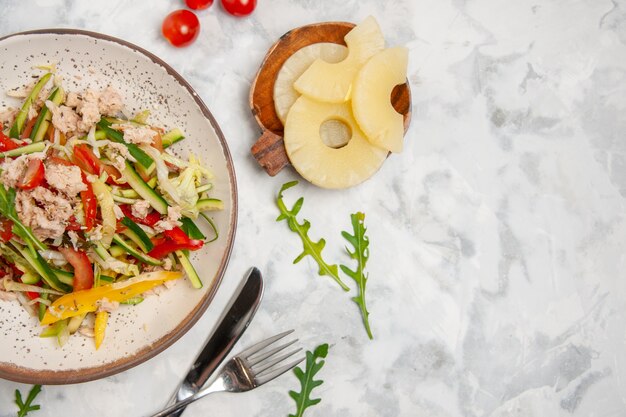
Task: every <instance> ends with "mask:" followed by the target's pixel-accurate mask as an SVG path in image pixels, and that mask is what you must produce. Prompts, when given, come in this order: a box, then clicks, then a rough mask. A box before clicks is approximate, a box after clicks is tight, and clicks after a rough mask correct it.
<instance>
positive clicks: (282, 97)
mask: <svg viewBox="0 0 626 417" xmlns="http://www.w3.org/2000/svg"><path fill="white" fill-rule="evenodd" d="M347 55H348V48H346V47H345V46H343V45H339V44H336V43H330V42H321V43H314V44H312V45H308V46H305V47H304V48H300V49H298V50H297V51H296V52H294V53H293V54H292V55H291V56H290V57H289V58H288V59H287V60H286V61H285V63H284V64H283V66H282V67H280V71H278V75H276V81H274V108H275V109H276V115H278V118H279V119H280V121H281V122H282V123H283V125H284V124H285V120H287V113H289V109H290V108H291V106H293V103H295V102H296V100H297V99H298V97H300V93H298V92H297V91H296V89H295V88H293V83H294V82H295V81H296V80H297V79H298V78H300V76H301V75H302V74H303V73H304V71H306V70H307V68H309V67H310V66H311V64H312V63H313V62H314V61H315V60H316V59H318V58H319V59H321V60H323V61H324V62H329V63H336V62H340V61H343V60H344V59H345V58H346V56H347Z"/></svg>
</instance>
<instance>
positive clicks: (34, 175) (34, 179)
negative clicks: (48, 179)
mask: <svg viewBox="0 0 626 417" xmlns="http://www.w3.org/2000/svg"><path fill="white" fill-rule="evenodd" d="M45 173H46V170H45V168H44V166H43V162H41V159H31V160H30V161H28V165H27V166H26V172H25V173H24V176H23V177H22V178H21V179H20V180H19V181H18V182H17V184H16V185H17V187H18V188H21V189H22V190H32V189H33V188H35V187H38V186H39V185H41V183H42V182H43V179H44V175H45Z"/></svg>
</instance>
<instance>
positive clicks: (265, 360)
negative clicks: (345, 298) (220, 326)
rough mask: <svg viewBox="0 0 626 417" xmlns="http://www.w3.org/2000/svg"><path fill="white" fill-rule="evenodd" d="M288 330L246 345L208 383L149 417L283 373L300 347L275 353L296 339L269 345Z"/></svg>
mask: <svg viewBox="0 0 626 417" xmlns="http://www.w3.org/2000/svg"><path fill="white" fill-rule="evenodd" d="M291 333H293V330H288V331H286V332H283V333H280V334H277V335H276V336H272V337H270V338H268V339H265V340H263V341H261V342H259V343H257V344H255V345H253V346H250V347H249V348H247V349H245V350H244V351H242V352H239V353H238V354H237V355H235V356H234V357H233V358H232V359H230V360H229V361H228V362H226V364H225V365H224V366H223V367H222V369H221V370H220V372H219V374H218V375H217V377H216V378H215V380H214V381H213V382H212V383H211V384H210V385H208V386H207V387H205V388H203V389H201V390H200V391H198V392H197V393H196V394H194V395H192V396H191V397H188V398H186V399H184V400H182V401H180V402H177V403H176V404H174V405H172V406H170V407H167V408H165V409H163V410H162V411H160V412H158V413H156V414H153V415H152V416H151V417H165V416H167V415H169V414H171V413H173V412H174V411H177V410H178V409H180V408H183V407H186V406H187V405H189V404H191V403H192V402H194V401H196V400H199V399H200V398H203V397H205V396H207V395H209V394H211V393H214V392H222V391H226V392H245V391H250V390H251V389H254V388H256V387H258V386H260V385H263V384H265V383H266V382H269V381H271V380H272V379H274V378H276V377H278V376H280V375H282V374H284V373H285V372H287V371H288V370H290V369H292V368H293V367H294V366H296V365H297V364H299V363H300V362H302V361H303V360H304V358H303V357H301V358H299V359H296V360H294V361H292V362H289V363H287V364H285V365H282V363H284V361H285V360H286V359H288V358H290V357H292V356H293V355H295V354H296V353H298V352H300V351H301V350H302V348H298V349H294V350H292V351H290V352H287V353H282V354H280V355H279V353H281V352H282V351H283V350H285V349H287V348H288V347H289V346H291V345H293V344H294V343H296V342H297V341H298V339H295V340H292V341H290V342H287V343H284V344H282V345H280V346H278V347H273V348H271V345H273V344H274V343H276V342H278V341H279V340H280V339H282V338H284V337H285V336H287V335H289V334H291ZM269 348H271V349H269ZM268 349H269V350H268ZM279 365H280V366H279Z"/></svg>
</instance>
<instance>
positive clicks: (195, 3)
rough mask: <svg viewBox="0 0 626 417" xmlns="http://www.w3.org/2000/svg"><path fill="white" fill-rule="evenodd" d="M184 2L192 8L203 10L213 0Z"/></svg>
mask: <svg viewBox="0 0 626 417" xmlns="http://www.w3.org/2000/svg"><path fill="white" fill-rule="evenodd" d="M185 4H186V5H187V7H189V8H190V9H193V10H204V9H208V8H209V7H211V5H212V4H213V0H185Z"/></svg>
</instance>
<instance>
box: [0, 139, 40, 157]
mask: <svg viewBox="0 0 626 417" xmlns="http://www.w3.org/2000/svg"><path fill="white" fill-rule="evenodd" d="M44 149H46V144H45V143H43V142H37V143H31V144H30V145H26V146H22V147H19V148H15V149H11V150H10V151H6V152H0V158H7V157H10V158H14V157H16V156H20V155H26V154H29V153H35V152H42V151H43V150H44Z"/></svg>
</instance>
